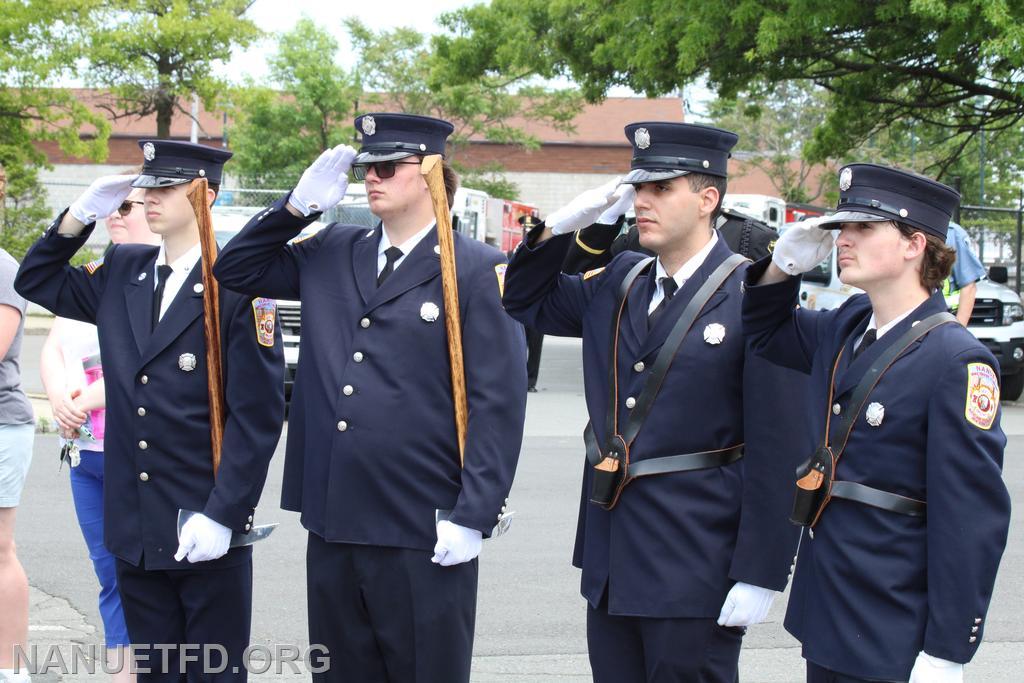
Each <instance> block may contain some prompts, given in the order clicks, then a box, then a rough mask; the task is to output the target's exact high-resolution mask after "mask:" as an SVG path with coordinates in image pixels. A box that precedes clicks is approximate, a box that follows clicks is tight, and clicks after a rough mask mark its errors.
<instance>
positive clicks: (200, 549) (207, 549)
mask: <svg viewBox="0 0 1024 683" xmlns="http://www.w3.org/2000/svg"><path fill="white" fill-rule="evenodd" d="M230 545H231V529H229V528H227V527H226V526H224V525H223V524H220V523H218V522H215V521H213V520H212V519H210V518H209V517H207V516H206V515H202V514H199V515H192V516H191V517H189V519H188V521H187V522H185V524H184V526H182V527H181V535H180V536H178V552H176V553H174V559H175V560H177V561H178V562H181V560H182V559H183V558H184V557H185V556H186V555H187V556H188V561H189V562H206V561H207V560H216V559H217V558H218V557H223V555H224V553H226V552H227V551H228V547H229V546H230Z"/></svg>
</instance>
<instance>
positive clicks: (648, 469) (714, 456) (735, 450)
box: [583, 424, 743, 479]
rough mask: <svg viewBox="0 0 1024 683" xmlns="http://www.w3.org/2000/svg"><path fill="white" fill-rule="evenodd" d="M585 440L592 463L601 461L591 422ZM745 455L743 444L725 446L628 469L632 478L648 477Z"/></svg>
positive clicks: (725, 462) (727, 461) (640, 463)
mask: <svg viewBox="0 0 1024 683" xmlns="http://www.w3.org/2000/svg"><path fill="white" fill-rule="evenodd" d="M583 442H584V443H585V444H586V446H587V460H588V461H589V462H590V464H591V465H596V464H597V463H599V462H601V458H602V457H603V456H602V455H601V450H600V449H599V448H598V447H597V437H596V436H595V435H594V429H593V427H591V426H590V425H589V424H588V425H587V429H586V430H585V431H584V432H583ZM742 457H743V444H740V445H738V446H732V447H731V448H723V449H721V450H717V451H699V452H697V453H681V454H680V455H664V456H662V457H660V458H648V459H646V460H636V461H631V462H630V463H629V469H628V470H627V472H628V476H629V478H630V479H635V478H637V477H647V476H650V475H652V474H670V473H672V472H690V471H692V470H706V469H709V468H711V467H723V466H725V465H731V464H732V463H734V462H736V461H737V460H739V459H740V458H742Z"/></svg>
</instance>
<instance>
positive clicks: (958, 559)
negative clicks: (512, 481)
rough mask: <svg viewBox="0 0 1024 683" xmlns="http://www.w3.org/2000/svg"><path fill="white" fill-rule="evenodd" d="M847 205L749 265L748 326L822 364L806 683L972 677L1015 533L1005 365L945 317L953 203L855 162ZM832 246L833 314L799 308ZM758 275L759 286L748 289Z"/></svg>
mask: <svg viewBox="0 0 1024 683" xmlns="http://www.w3.org/2000/svg"><path fill="white" fill-rule="evenodd" d="M839 190H840V196H839V207H838V210H837V212H836V213H835V214H834V215H832V216H829V217H827V218H825V219H812V220H811V221H807V222H804V223H800V224H798V225H796V226H795V227H793V228H791V229H790V230H788V231H787V232H786V233H784V234H783V236H782V237H781V238H780V239H779V242H778V244H777V246H776V248H775V253H774V255H773V256H772V258H771V259H764V260H762V261H760V262H759V263H758V264H756V265H755V266H752V267H751V268H750V270H749V271H748V273H747V283H748V287H747V293H746V299H745V301H744V305H743V318H744V327H745V332H746V333H747V334H748V335H749V336H750V338H751V339H752V340H753V342H754V344H755V345H756V347H757V349H758V352H759V353H762V354H764V355H765V356H766V357H768V358H769V359H771V360H773V361H775V362H777V363H780V364H784V365H786V366H788V367H792V368H795V369H799V370H802V371H803V372H805V373H809V374H810V375H811V381H812V391H813V399H812V406H814V408H813V410H814V413H812V414H814V415H815V416H816V418H817V419H816V420H814V423H813V424H814V430H813V431H814V434H813V436H814V438H815V441H816V443H817V444H818V448H817V450H816V451H815V452H814V455H813V456H812V457H811V458H810V459H808V460H807V462H806V463H805V464H804V465H803V466H802V467H801V468H800V470H798V472H797V476H798V477H799V480H798V482H797V486H796V487H795V491H796V496H795V499H794V501H795V502H794V505H793V520H794V521H796V522H798V523H800V524H802V525H805V526H807V527H808V529H809V530H808V531H807V532H806V533H805V535H804V539H803V541H802V543H801V547H800V555H799V558H798V560H797V567H796V575H795V577H794V579H793V591H792V595H791V596H790V599H789V609H788V611H787V614H786V629H787V630H789V631H790V632H791V633H792V634H793V635H794V636H796V637H797V638H798V639H799V640H800V641H801V643H802V644H803V656H804V658H805V659H806V660H807V680H808V681H809V682H810V683H834V682H839V683H847V682H855V681H906V680H908V678H909V680H910V681H911V682H912V683H947V682H948V683H953V682H957V681H962V680H963V663H964V662H968V661H970V659H971V657H973V656H974V653H975V651H976V650H977V649H978V646H979V645H980V644H981V639H982V635H983V633H984V629H985V613H986V611H987V609H988V604H989V600H990V598H991V596H992V586H993V583H994V582H995V577H996V570H997V568H998V566H999V559H1000V557H1001V555H1002V553H1003V548H1004V547H1005V545H1006V536H1007V528H1008V525H1009V518H1010V499H1009V496H1008V494H1007V491H1006V487H1005V485H1004V484H1003V481H1002V478H1001V476H1000V470H1001V466H1002V461H1003V448H1004V447H1005V445H1006V437H1005V436H1004V434H1003V431H1002V429H1001V428H1000V426H999V415H1000V408H999V370H998V366H997V365H996V362H995V359H994V358H993V357H992V354H991V353H990V352H989V351H988V349H986V348H985V346H984V345H983V344H981V342H979V341H978V340H977V339H975V338H974V337H973V336H971V333H970V332H968V331H967V330H966V329H964V328H963V327H962V326H961V325H959V324H956V319H955V318H953V316H952V315H950V314H949V313H948V312H947V311H946V304H945V302H944V300H943V297H942V294H941V292H939V291H937V290H938V288H939V287H941V286H942V282H943V280H944V279H945V278H946V277H948V276H949V271H950V268H951V266H952V264H953V258H954V256H955V255H954V253H953V252H952V250H951V249H949V248H948V247H946V246H945V238H946V230H947V226H948V225H949V219H950V216H951V215H952V213H953V210H954V209H955V208H956V205H957V202H959V200H960V196H959V194H957V193H956V192H955V191H954V190H953V189H951V188H949V187H946V186H945V185H942V184H941V183H937V182H935V181H932V180H930V179H928V178H924V177H921V176H918V175H915V174H913V173H907V172H904V171H899V170H896V169H892V168H886V167H883V166H876V165H874V164H851V165H849V166H846V167H844V168H843V169H842V170H841V172H840V174H839ZM837 228H838V237H835V238H834V241H835V246H836V247H838V264H839V266H840V268H841V269H842V273H841V275H840V277H841V279H842V281H843V282H844V283H845V284H848V285H853V286H855V287H860V288H861V289H863V290H864V291H865V292H866V293H865V294H859V295H857V296H854V297H852V298H850V299H849V300H848V301H847V302H846V303H845V304H843V305H842V306H841V307H839V308H838V309H836V310H834V311H808V310H804V309H800V308H797V307H796V303H797V294H798V291H799V287H800V277H799V275H800V274H801V273H804V272H806V271H808V270H810V269H812V268H814V267H816V266H817V265H818V263H820V262H821V260H822V259H823V258H826V257H827V256H828V254H829V252H830V251H831V250H832V245H833V233H832V231H833V230H834V229H837ZM754 285H757V286H754Z"/></svg>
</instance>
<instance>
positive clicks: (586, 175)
mask: <svg viewBox="0 0 1024 683" xmlns="http://www.w3.org/2000/svg"><path fill="white" fill-rule="evenodd" d="M78 95H79V99H80V100H82V101H84V102H87V103H93V106H95V107H97V108H99V104H100V98H101V97H102V95H101V94H100V93H98V92H97V91H92V90H80V91H79V92H78ZM643 120H656V121H682V120H683V102H682V100H681V99H680V98H677V97H664V98H657V99H646V98H639V97H613V98H609V99H607V100H605V101H604V102H602V103H600V104H596V105H587V106H586V107H585V108H584V110H583V112H582V113H581V114H580V115H579V116H578V117H577V118H576V121H575V126H576V130H575V132H574V133H573V134H567V133H564V132H561V131H558V130H555V129H554V128H551V127H550V126H545V125H540V124H537V123H534V122H529V121H519V122H516V124H517V125H521V126H523V127H524V128H525V129H526V130H527V131H528V132H529V133H531V134H533V135H534V136H536V137H537V138H538V139H539V140H540V142H541V146H540V148H539V149H537V150H531V151H527V150H523V149H521V148H519V147H515V146H512V145H503V144H494V143H490V142H487V141H485V140H473V141H471V143H470V145H469V146H468V148H467V149H464V150H460V152H459V158H460V161H461V162H462V163H464V164H466V165H468V166H478V165H483V164H486V163H489V162H494V161H497V162H500V163H501V164H502V165H503V166H504V168H505V171H506V173H505V174H506V177H507V178H508V179H509V180H511V181H512V182H514V183H515V184H516V185H517V186H518V187H519V190H520V196H519V199H520V201H522V202H525V203H527V204H532V205H534V206H537V207H539V208H540V210H541V214H542V215H544V214H546V213H548V212H550V211H552V210H554V209H556V208H558V207H559V206H561V205H562V204H564V203H565V202H567V201H569V200H570V199H572V198H573V197H575V196H576V195H577V194H579V193H580V192H582V191H583V190H586V189H589V188H591V187H596V186H597V185H600V184H601V183H602V182H604V181H605V180H607V179H610V178H612V177H613V176H615V175H619V174H622V173H625V172H626V171H628V170H629V159H630V156H631V154H630V149H631V148H630V145H629V143H628V142H627V140H626V137H625V135H624V134H623V128H624V127H625V125H626V124H627V123H630V122H633V121H643ZM198 122H199V133H198V137H199V142H201V143H203V144H208V145H212V146H218V147H219V146H223V145H225V140H224V131H225V125H226V124H227V119H226V117H225V115H224V114H223V113H221V112H208V111H206V110H205V109H203V108H202V107H200V111H199V116H198ZM191 128H192V121H191V118H190V117H188V116H186V115H185V114H183V113H180V112H179V113H177V114H175V116H174V118H173V120H172V122H171V136H172V137H173V138H176V139H182V140H187V139H189V136H190V134H191ZM155 131H156V117H155V116H150V117H146V118H141V119H140V118H135V117H132V118H124V119H119V120H117V121H115V122H114V129H113V131H112V133H111V136H110V144H109V156H108V158H107V160H106V161H105V162H104V163H102V164H96V163H93V162H91V161H88V160H86V159H77V158H71V157H67V156H65V155H63V154H62V153H61V152H60V150H59V149H57V147H56V145H54V144H53V143H41V144H40V148H41V149H43V150H44V151H46V153H47V155H48V157H49V159H50V163H52V164H53V165H54V168H53V170H51V171H44V172H43V173H42V174H41V177H42V180H43V182H44V183H45V184H46V186H47V188H48V190H49V198H50V204H51V206H52V207H53V208H54V210H55V211H57V210H60V209H61V208H63V207H65V206H67V205H68V204H69V203H70V202H71V201H73V200H74V198H75V197H76V196H78V194H79V193H80V192H81V190H82V189H83V188H84V187H85V186H87V185H88V184H89V183H90V182H91V181H92V180H93V179H95V178H96V177H98V176H100V175H105V174H109V173H117V172H119V171H121V170H123V169H124V168H126V167H128V166H131V165H133V164H138V163H140V162H141V152H140V150H139V146H138V140H139V139H140V138H145V137H151V136H153V135H154V134H155ZM740 142H741V147H742V141H740ZM228 146H230V140H228ZM735 166H736V164H735V162H733V163H732V164H731V170H732V171H733V172H734V173H735V171H736V168H735ZM230 168H231V165H230V164H229V165H228V166H227V170H228V171H229V173H228V175H227V179H226V181H225V183H224V187H225V189H228V188H231V187H232V186H236V183H234V182H233V181H232V179H231V175H230ZM729 190H730V191H731V192H734V193H753V194H769V195H771V194H775V192H774V190H773V188H772V185H771V182H770V181H769V180H768V178H767V177H766V176H764V174H763V173H760V172H757V171H754V172H749V173H747V174H746V175H742V176H734V178H733V180H732V182H730V187H729Z"/></svg>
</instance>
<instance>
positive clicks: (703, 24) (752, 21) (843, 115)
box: [434, 0, 1024, 177]
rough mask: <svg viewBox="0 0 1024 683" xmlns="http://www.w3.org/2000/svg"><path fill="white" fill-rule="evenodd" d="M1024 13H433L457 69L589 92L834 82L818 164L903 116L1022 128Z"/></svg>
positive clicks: (573, 3)
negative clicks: (560, 79) (558, 81)
mask: <svg viewBox="0 0 1024 683" xmlns="http://www.w3.org/2000/svg"><path fill="white" fill-rule="evenodd" d="M1022 20H1024V6H1022V3H1021V2H1020V0H946V1H939V0H866V1H861V2H834V0H721V1H720V2H678V1H676V0H613V1H612V2H609V1H608V0H492V2H491V3H490V4H489V5H476V6H473V7H468V8H464V9H461V10H458V11H456V12H454V13H450V14H448V15H446V16H444V17H442V20H441V23H442V25H444V26H446V27H447V28H448V29H449V30H450V34H449V35H441V36H437V37H435V42H434V46H435V49H436V51H437V54H438V55H439V57H440V58H442V59H443V60H444V62H445V64H446V70H447V71H448V73H449V74H451V76H452V78H455V79H456V80H460V79H462V80H469V79H473V78H477V77H479V76H480V75H481V74H504V73H513V74H521V73H523V72H524V71H525V72H528V73H533V74H537V75H540V76H542V77H548V78H550V77H554V76H565V77H569V78H571V79H572V80H574V81H575V82H577V83H579V84H580V85H581V87H582V89H583V92H584V94H585V95H586V96H587V97H588V98H589V99H590V100H597V99H600V98H601V97H603V96H604V94H605V93H606V92H607V91H608V89H609V88H610V87H612V86H616V85H625V86H628V87H630V88H632V89H634V90H636V91H639V92H645V93H647V94H648V95H660V94H664V93H667V92H671V91H674V90H676V89H677V88H679V87H680V86H681V85H685V84H687V83H692V82H694V81H696V80H697V79H698V78H701V77H703V78H706V80H707V82H708V84H709V85H710V86H711V87H712V88H714V89H716V90H717V91H718V93H719V94H720V95H721V96H723V97H726V98H733V97H735V96H737V95H738V94H740V93H743V92H745V91H748V90H750V89H751V88H752V87H753V86H754V85H755V84H757V83H759V82H767V83H780V82H784V81H791V80H800V81H810V82H812V83H814V84H815V85H817V86H819V87H821V88H824V89H826V90H827V91H828V92H829V93H830V107H829V111H828V114H827V116H826V117H825V120H824V121H823V122H822V123H821V124H820V125H818V126H817V128H816V129H815V131H814V135H813V138H811V140H810V142H809V144H808V146H807V148H806V150H805V155H806V157H807V158H808V159H810V160H815V161H821V160H824V159H827V158H832V157H835V156H838V155H839V154H842V153H844V152H846V151H848V150H851V149H854V148H856V147H857V146H858V145H859V144H861V143H863V142H864V141H866V140H868V139H869V138H871V137H872V136H874V135H876V134H878V133H879V132H880V131H884V130H885V129H886V128H887V127H889V126H891V125H893V124H894V123H897V122H900V121H914V122H917V123H918V124H928V125H931V126H934V127H935V128H936V129H942V130H945V131H946V134H947V136H950V137H951V136H954V135H955V136H964V137H965V138H968V139H969V138H973V137H976V136H977V135H978V134H979V132H980V131H981V130H983V129H985V130H988V131H989V132H992V133H994V132H995V131H999V130H1005V129H1009V128H1012V127H1014V126H1017V125H1019V123H1020V121H1021V118H1022V117H1024V78H1022V77H1021V76H1022V68H1024V21H1022ZM961 144H963V145H966V144H967V143H966V142H964V141H961ZM950 151H951V152H954V153H955V152H956V147H955V146H954V147H952V148H951V150H950ZM955 162H956V155H955V154H953V155H952V156H948V157H946V158H943V159H940V160H938V162H937V164H936V166H935V172H934V175H936V176H939V177H944V176H945V175H946V172H947V170H948V169H949V168H950V166H951V165H953V164H954V163H955Z"/></svg>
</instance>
